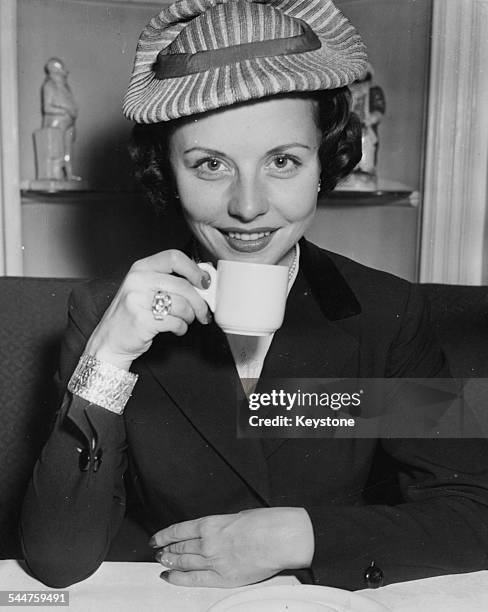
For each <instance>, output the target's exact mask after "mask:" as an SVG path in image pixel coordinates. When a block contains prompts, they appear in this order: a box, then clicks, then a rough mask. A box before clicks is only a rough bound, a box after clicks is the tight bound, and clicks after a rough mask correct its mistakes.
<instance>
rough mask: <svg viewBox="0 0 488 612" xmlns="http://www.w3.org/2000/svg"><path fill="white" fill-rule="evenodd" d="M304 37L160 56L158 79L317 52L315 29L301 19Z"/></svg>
mask: <svg viewBox="0 0 488 612" xmlns="http://www.w3.org/2000/svg"><path fill="white" fill-rule="evenodd" d="M297 21H300V24H301V26H302V27H303V30H304V32H303V34H300V35H298V36H290V37H288V38H275V39H273V40H263V41H255V42H250V43H243V44H242V45H231V46H229V47H225V48H223V49H212V50H210V51H198V52H197V53H165V50H163V51H160V52H159V53H158V56H157V59H156V61H155V62H154V66H153V69H154V72H155V76H156V78H157V79H160V80H162V79H172V78H177V77H182V76H186V75H188V74H196V73H198V72H205V71H206V70H211V69H213V68H219V67H220V66H225V65H226V64H234V63H237V62H242V61H244V60H249V59H255V58H258V57H276V56H279V55H293V54H295V53H306V52H307V51H316V50H317V49H320V48H321V46H322V44H321V42H320V40H319V38H318V36H317V35H316V34H315V32H314V31H313V30H312V28H311V27H310V26H309V25H308V23H306V22H305V21H302V20H301V19H297Z"/></svg>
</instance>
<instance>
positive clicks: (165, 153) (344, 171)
mask: <svg viewBox="0 0 488 612" xmlns="http://www.w3.org/2000/svg"><path fill="white" fill-rule="evenodd" d="M283 95H284V96H286V95H293V96H297V95H298V96H301V97H304V98H309V99H312V100H316V101H317V102H318V105H317V109H318V110H317V117H316V119H317V124H318V127H319V129H320V131H321V132H322V142H321V145H320V149H319V159H320V163H321V174H320V178H321V193H327V192H330V191H332V190H333V189H334V188H335V186H336V185H337V182H338V181H339V180H340V179H342V178H344V177H346V176H347V175H348V174H349V173H350V172H351V171H352V170H353V168H354V167H355V166H356V165H357V164H358V163H359V160H360V159H361V125H360V122H359V120H358V118H357V117H356V115H354V113H352V112H351V93H350V91H349V89H348V88H347V87H341V88H339V89H330V90H322V91H317V92H303V93H293V94H283ZM244 104H245V103H244ZM187 120H188V118H186V117H183V118H181V119H175V120H173V121H167V122H164V123H155V124H150V125H144V124H138V125H136V126H134V128H133V131H132V137H131V140H130V143H129V153H130V156H131V158H132V161H133V164H134V174H135V177H136V179H137V180H138V182H139V184H140V185H141V187H142V190H143V192H144V194H145V196H146V197H147V199H148V201H149V203H150V204H151V206H152V207H153V208H154V209H155V210H156V211H162V210H164V209H165V208H166V207H167V206H168V205H171V204H174V203H175V201H176V198H175V196H176V184H175V179H174V175H173V170H172V168H171V164H170V160H169V146H168V145H169V139H170V137H171V134H172V133H173V132H174V130H175V129H176V127H177V126H178V125H180V124H181V123H182V122H184V121H187Z"/></svg>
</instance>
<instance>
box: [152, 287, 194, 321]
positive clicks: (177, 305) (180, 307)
mask: <svg viewBox="0 0 488 612" xmlns="http://www.w3.org/2000/svg"><path fill="white" fill-rule="evenodd" d="M161 291H162V293H165V294H167V295H169V297H170V299H171V305H170V306H169V313H168V314H167V315H164V316H162V318H160V319H156V317H155V316H154V314H153V310H152V306H153V301H154V295H155V294H156V292H154V294H153V295H152V297H151V298H150V304H149V307H147V305H146V310H147V311H148V314H149V312H150V314H151V317H152V318H153V319H154V321H156V323H160V322H161V321H164V320H165V319H166V317H168V316H169V315H171V316H173V317H178V318H179V319H183V321H185V323H187V324H188V325H190V323H193V321H194V319H195V311H194V310H193V308H192V306H191V304H190V303H189V302H188V300H187V299H186V298H185V297H183V296H181V295H178V294H177V293H174V292H171V291H167V290H161ZM148 301H149V300H148ZM158 331H160V330H159V329H158Z"/></svg>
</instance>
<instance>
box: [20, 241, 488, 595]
mask: <svg viewBox="0 0 488 612" xmlns="http://www.w3.org/2000/svg"><path fill="white" fill-rule="evenodd" d="M116 288H117V283H112V284H110V283H100V282H98V283H92V284H90V285H88V286H87V287H86V288H85V289H84V290H83V291H77V292H76V293H75V295H74V296H73V298H72V300H71V304H70V323H69V328H68V331H67V334H66V337H65V341H64V345H63V350H62V355H61V367H60V373H59V378H60V388H61V390H62V391H63V392H64V389H65V387H66V383H67V380H68V379H69V376H70V375H71V373H72V370H73V369H74V367H75V364H76V362H77V360H78V357H79V355H80V353H81V352H82V350H83V346H84V344H85V342H86V340H87V338H88V337H89V336H90V334H91V332H92V330H93V329H94V327H95V325H96V324H97V321H98V320H99V319H100V316H101V314H102V313H103V311H104V310H105V308H106V307H107V306H108V304H109V303H110V301H111V299H112V297H113V294H114V292H115V290H116ZM444 367H445V364H444V359H443V356H442V354H441V352H440V350H439V348H438V346H437V344H436V342H435V340H434V339H433V337H432V335H431V330H430V327H429V322H428V315H427V311H426V308H425V305H424V303H423V302H422V300H421V299H420V298H419V297H418V296H417V295H416V294H415V292H414V290H413V289H412V288H411V286H410V285H409V284H408V283H407V282H405V281H402V280H400V279H398V278H395V277H392V276H390V275H388V274H385V273H382V272H378V271H375V270H371V269H368V268H366V267H364V266H361V265H359V264H357V263H354V262H352V261H350V260H348V259H345V258H343V257H340V256H338V255H335V254H332V253H327V252H325V251H322V250H320V249H318V248H317V247H315V246H313V245H311V244H309V243H306V242H304V241H303V243H302V255H301V261H300V271H299V274H298V277H297V279H296V282H295V284H294V286H293V288H292V290H291V292H290V295H289V298H288V303H287V308H286V314H285V321H284V324H283V326H282V328H281V329H280V330H279V331H278V332H277V333H276V334H275V337H274V339H273V343H272V345H271V348H270V350H269V353H268V355H267V357H266V360H265V363H264V368H263V372H262V378H263V379H265V378H271V377H282V378H284V377H308V378H313V377H318V378H334V377H352V378H356V377H371V378H382V377H418V378H421V377H435V376H445V369H444ZM133 369H134V371H137V372H138V373H139V375H140V379H139V381H138V383H137V385H136V387H135V390H134V394H133V396H132V398H131V400H130V401H129V403H128V405H127V408H126V411H125V414H124V417H120V416H117V415H115V414H113V413H111V412H109V411H106V410H103V409H101V408H100V407H98V406H95V405H89V404H88V403H87V402H85V401H84V400H81V399H80V398H76V397H71V396H70V394H68V393H66V394H64V398H63V400H62V403H61V409H60V411H59V414H58V417H57V420H56V422H55V424H54V426H53V431H52V435H51V437H50V439H49V441H48V443H47V445H46V447H45V449H44V451H43V453H42V456H41V458H40V459H39V461H38V463H37V465H36V468H35V472H34V476H33V479H32V482H31V484H30V487H29V490H28V492H27V496H26V499H25V502H24V509H23V518H22V526H21V528H22V537H23V546H24V550H25V555H26V559H27V562H28V564H29V566H30V568H31V569H32V571H33V572H34V574H35V575H36V576H37V577H38V578H39V579H40V580H42V581H44V582H45V583H46V584H48V585H52V586H57V587H61V586H65V585H68V584H71V583H73V582H76V581H79V580H82V579H84V578H86V577H87V576H88V575H90V574H91V573H92V572H93V571H94V570H95V569H96V568H97V567H98V565H99V564H100V563H101V562H102V561H103V560H104V558H105V556H106V553H107V550H108V547H109V545H110V541H111V539H112V538H113V537H114V534H115V533H116V531H117V529H118V527H119V525H120V523H121V520H122V517H123V515H124V512H125V500H126V495H125V490H127V491H128V498H129V500H130V501H131V504H134V505H135V508H136V513H137V516H138V520H139V521H140V522H141V523H142V524H143V525H144V526H145V528H146V529H147V532H148V533H149V534H152V533H154V532H155V531H157V530H159V529H161V528H163V527H165V526H167V525H169V524H171V523H174V522H179V521H182V520H187V519H192V518H196V517H200V516H206V515H211V514H220V513H232V512H237V511H240V510H243V509H247V508H256V507H266V506H300V507H305V508H306V509H307V510H308V512H309V514H310V517H311V519H312V523H313V526H314V532H315V543H316V548H315V556H314V560H313V565H312V568H311V570H310V575H311V579H312V580H314V581H315V582H317V583H319V584H324V585H330V586H337V587H343V588H349V589H358V588H363V587H364V586H365V583H364V571H365V569H366V568H367V567H368V566H369V565H370V564H371V562H372V561H373V560H374V561H375V562H376V564H377V565H378V566H379V567H380V568H381V569H382V570H383V572H384V580H385V583H390V582H396V581H402V580H409V579H414V578H419V577H424V576H429V575H435V574H443V573H453V572H462V571H470V570H476V569H481V568H486V567H488V445H487V443H486V441H485V440H468V441H466V440H456V439H452V440H445V439H444V440H443V439H437V440H419V439H383V440H375V439H346V438H335V437H334V436H333V433H331V434H330V435H328V437H326V438H324V439H287V440H283V439H279V440H265V441H264V442H263V441H261V440H255V439H237V438H236V397H237V395H236V394H237V391H236V390H239V389H240V393H241V394H242V389H241V388H240V382H239V379H238V376H237V373H236V370H235V366H234V362H233V359H232V355H231V352H230V349H229V347H228V344H227V340H226V337H225V335H224V334H223V333H222V332H221V331H220V330H219V329H218V328H217V327H216V326H215V325H213V324H212V325H209V326H202V325H199V324H198V323H194V324H192V325H191V326H190V329H189V331H188V333H187V334H186V335H185V336H184V337H175V336H173V335H171V334H161V335H159V336H158V337H156V338H155V339H154V342H153V345H152V347H151V349H150V350H149V351H148V352H147V353H146V354H145V355H143V356H142V357H141V358H140V359H138V360H137V362H135V363H134V367H133ZM386 461H387V462H388V463H389V464H390V466H394V468H395V480H394V482H393V486H394V489H395V490H396V491H398V492H399V495H400V501H401V503H399V504H397V505H388V504H386V503H379V502H378V498H377V496H376V499H375V494H376V492H378V491H380V490H381V488H382V487H381V486H378V482H376V483H373V482H372V478H373V477H374V478H376V480H377V481H378V480H379V485H381V484H384V483H385V482H386V481H385V480H384V475H383V474H382V468H383V467H384V465H385V463H384V462H386ZM124 473H126V476H125V481H126V484H125V486H124V481H123V477H124ZM372 502H374V503H372Z"/></svg>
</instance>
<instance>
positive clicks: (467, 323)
mask: <svg viewBox="0 0 488 612" xmlns="http://www.w3.org/2000/svg"><path fill="white" fill-rule="evenodd" d="M420 287H421V289H422V292H423V293H424V295H425V296H426V297H427V298H428V299H429V301H430V304H431V309H432V313H431V314H432V323H433V327H434V331H435V332H436V334H437V336H438V338H439V341H440V343H441V346H442V348H443V349H444V352H445V353H446V356H447V359H448V361H449V365H450V369H451V373H452V375H453V376H454V377H455V378H488V287H486V286H483V287H464V286H458V285H434V284H425V285H420Z"/></svg>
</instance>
